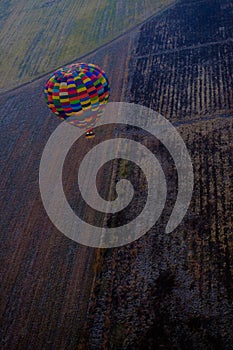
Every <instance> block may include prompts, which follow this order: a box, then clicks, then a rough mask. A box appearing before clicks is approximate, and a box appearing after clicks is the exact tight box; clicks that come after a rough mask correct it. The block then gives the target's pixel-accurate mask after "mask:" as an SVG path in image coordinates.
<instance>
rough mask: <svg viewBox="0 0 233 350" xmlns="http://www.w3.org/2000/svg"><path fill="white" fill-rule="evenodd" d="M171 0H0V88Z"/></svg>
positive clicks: (97, 42) (57, 61)
mask: <svg viewBox="0 0 233 350" xmlns="http://www.w3.org/2000/svg"><path fill="white" fill-rule="evenodd" d="M172 2H174V0H145V1H141V0H120V1H119V0H67V1H61V0H12V1H7V0H1V2H0V42H1V54H0V55H1V57H0V60H1V61H0V62H1V64H0V77H1V81H0V92H3V91H5V90H9V89H11V88H13V87H15V86H18V85H20V84H22V83H25V82H27V81H31V80H32V79H34V78H36V77H38V76H40V75H42V74H44V73H47V72H48V71H51V70H53V69H54V68H57V67H59V66H61V65H63V64H66V63H67V62H69V61H72V60H74V59H75V58H77V57H79V56H81V55H83V54H85V53H87V52H89V51H92V50H94V49H96V48H97V47H99V46H100V45H102V44H104V43H106V42H108V41H109V40H111V39H113V38H114V37H116V36H118V35H119V34H121V33H123V32H125V31H126V30H127V29H129V28H131V27H133V26H134V25H136V24H137V23H139V22H141V21H142V20H144V19H146V18H147V17H149V16H150V15H152V14H153V13H155V12H156V11H158V10H160V9H162V8H164V7H166V6H167V5H169V4H170V3H172Z"/></svg>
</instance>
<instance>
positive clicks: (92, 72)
mask: <svg viewBox="0 0 233 350" xmlns="http://www.w3.org/2000/svg"><path fill="white" fill-rule="evenodd" d="M109 91H110V88H109V82H108V78H107V76H106V74H105V72H104V71H103V70H102V69H101V68H99V67H98V66H96V65H94V64H86V63H77V64H71V65H69V66H66V67H62V68H60V69H58V70H56V71H55V72H54V73H53V74H52V75H51V77H50V78H49V79H48V81H47V82H46V84H45V89H44V93H45V99H46V102H47V104H48V107H49V108H50V109H51V110H52V111H53V112H54V113H55V114H56V115H57V116H58V117H59V118H60V119H62V120H66V121H68V123H70V124H72V125H74V126H77V127H79V128H82V129H84V130H85V131H86V137H87V138H92V137H94V132H93V127H94V126H95V124H96V122H97V121H98V119H99V118H100V117H101V115H102V114H103V111H104V108H105V105H106V103H107V102H108V99H109Z"/></svg>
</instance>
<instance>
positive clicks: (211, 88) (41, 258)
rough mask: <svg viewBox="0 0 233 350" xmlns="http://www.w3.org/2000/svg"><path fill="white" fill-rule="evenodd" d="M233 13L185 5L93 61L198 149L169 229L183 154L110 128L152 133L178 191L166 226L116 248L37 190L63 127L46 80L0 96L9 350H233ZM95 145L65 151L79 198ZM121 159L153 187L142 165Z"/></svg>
mask: <svg viewBox="0 0 233 350" xmlns="http://www.w3.org/2000/svg"><path fill="white" fill-rule="evenodd" d="M219 11H220V12H219ZM232 11H233V6H232V2H231V1H230V0H212V1H210V0H202V1H188V0H182V1H179V2H178V3H177V4H176V5H175V6H174V7H173V8H172V9H169V10H167V11H165V12H164V13H162V14H160V15H159V16H155V17H154V18H152V19H150V21H148V22H147V23H144V24H143V25H142V26H141V27H140V28H138V29H137V30H135V31H133V32H130V33H127V35H125V36H124V37H122V38H119V39H118V40H117V41H116V42H112V43H111V44H110V45H107V46H105V47H103V48H102V49H100V50H97V51H96V52H95V53H93V54H91V55H89V56H87V57H86V58H85V60H86V61H92V62H93V63H97V64H99V65H100V66H101V67H103V69H104V70H105V71H106V72H107V74H108V76H109V79H110V81H111V86H112V94H111V101H120V100H121V101H130V102H136V103H141V104H143V105H146V106H149V107H151V108H153V109H155V110H157V111H158V112H160V113H161V114H163V115H164V116H165V117H166V118H168V119H169V120H170V121H171V122H172V123H173V124H174V125H175V126H176V127H177V129H178V131H179V132H180V134H181V136H182V138H183V139H184V141H185V143H186V145H187V148H188V150H189V153H190V156H191V159H192V163H193V169H194V177H195V184H194V192H193V197H192V201H191V204H190V207H189V209H188V212H187V214H186V216H185V218H184V220H183V222H182V224H181V225H180V226H179V227H178V228H177V229H176V230H175V231H174V232H172V233H171V234H169V235H166V234H165V233H164V227H165V225H166V223H167V221H168V218H169V216H170V213H171V210H172V208H173V205H174V201H175V198H176V195H177V175H176V169H175V168H174V163H173V162H172V159H171V157H170V156H169V154H168V152H166V150H165V149H164V147H163V145H161V144H160V142H158V140H155V139H154V138H152V137H151V136H150V135H148V134H146V133H145V132H143V131H140V130H136V129H134V128H128V127H121V128H118V129H114V128H113V127H109V128H107V129H106V130H105V137H106V138H108V137H119V136H122V137H130V138H133V139H135V140H138V139H140V140H143V141H142V142H143V143H144V144H145V145H146V146H147V147H148V148H149V149H150V150H151V151H152V152H153V153H155V154H159V159H160V161H161V163H162V164H163V166H164V168H165V172H166V177H167V181H168V189H169V191H168V197H167V202H166V208H165V210H164V212H163V214H162V216H161V218H160V220H159V222H158V223H157V224H156V226H155V227H153V228H152V229H151V230H150V231H149V232H148V233H147V234H146V235H145V236H143V237H142V238H141V239H139V240H137V241H136V242H133V243H132V244H130V245H127V246H124V247H121V248H114V249H93V248H88V247H84V246H81V245H79V244H76V243H75V242H72V241H70V240H69V239H67V238H66V237H65V236H63V235H62V234H61V233H60V232H58V231H57V230H56V228H55V227H54V226H53V225H52V223H51V222H50V221H49V219H48V217H47V215H46V213H45V210H44V208H43V205H42V202H41V199H40V194H39V188H38V171H39V163H40V158H41V154H42V151H43V148H44V146H45V144H46V142H47V140H48V138H49V136H50V135H51V133H52V132H53V130H54V129H55V128H56V126H57V125H58V123H59V121H58V120H57V119H56V118H55V117H53V116H52V115H51V114H49V111H48V109H47V107H46V105H45V103H44V97H43V91H42V90H43V84H44V82H45V80H46V77H44V78H42V79H40V80H37V81H35V82H33V83H31V84H29V85H25V86H23V87H21V88H18V89H16V90H14V91H12V92H9V93H7V94H4V95H2V96H0V112H1V116H2V118H1V124H0V126H1V133H2V135H4V137H2V138H1V141H0V142H1V149H2V152H1V153H0V162H1V164H3V166H1V182H0V196H1V214H0V215H1V232H2V234H1V276H2V277H1V289H2V291H1V294H2V302H1V315H3V317H2V321H3V322H2V326H1V327H2V328H1V339H2V348H3V349H13V350H14V349H20V350H21V349H22V350H24V349H30V348H37V349H79V350H86V349H90V350H92V349H93V350H96V349H104V350H105V349H106V350H109V349H111V350H122V349H126V350H143V349H147V350H150V349H153V350H154V349H181V350H186V349H189V348H190V349H194V350H195V349H198V350H200V349H201V350H202V349H203V350H206V349H210V350H214V349H218V350H219V349H224V350H230V349H231V348H232V343H233V337H232V324H233V316H232V315H233V310H232V298H233V278H232V274H233V263H232V262H233V225H232V210H233V206H232V205H233V203H232V198H233V163H232V154H233V149H232V148H233V143H232V136H233V123H232V120H233V119H232V117H233V87H232V86H233V84H232V26H233V24H232V18H233V16H232ZM218 13H220V14H221V16H219V15H218ZM148 43H149V44H148ZM119 52H121V53H122V54H121V55H119V54H118V53H119ZM102 132H103V131H102ZM101 135H102V134H101ZM101 137H102V136H99V138H101ZM98 141H99V139H98V138H97V139H96V141H95V142H98ZM86 148H87V147H86V145H84V146H83V148H80V144H75V145H74V147H73V148H72V150H71V151H70V153H69V155H68V157H67V160H66V164H65V165H66V166H65V168H66V169H65V170H64V178H66V182H64V189H65V191H66V194H67V197H68V198H69V201H70V202H71V205H74V203H75V202H76V201H77V194H76V192H75V190H74V185H73V184H74V182H75V179H76V175H77V173H76V170H75V169H77V166H78V161H79V157H77V152H79V155H80V157H81V156H82V154H84V153H85V152H86V151H87V150H86ZM115 165H116V166H118V168H119V169H120V173H121V174H122V176H123V177H124V176H125V174H128V173H129V172H130V173H131V174H133V180H134V181H135V182H137V181H138V185H139V190H140V186H144V185H143V176H141V173H140V170H139V169H138V167H132V165H131V164H129V163H127V162H122V161H121V162H120V163H115ZM73 169H74V170H73ZM111 180H112V184H114V182H115V180H116V179H115V178H114V176H113V177H112V179H111ZM99 186H100V189H101V190H102V189H104V188H103V183H101V181H99ZM101 186H102V187H101ZM136 195H137V193H136ZM141 202H142V203H143V198H142V199H141ZM137 207H138V202H137V201H135V202H133V204H132V207H131V211H130V212H128V213H125V215H124V217H123V216H121V217H117V216H116V217H110V218H108V220H109V225H113V226H114V224H115V223H114V221H118V222H119V221H121V220H122V222H123V221H124V220H126V221H127V220H128V218H129V217H130V216H131V215H132V212H136V210H137ZM82 209H83V208H81V211H82ZM86 215H87V216H88V217H89V219H91V217H93V214H92V212H91V211H86Z"/></svg>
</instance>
